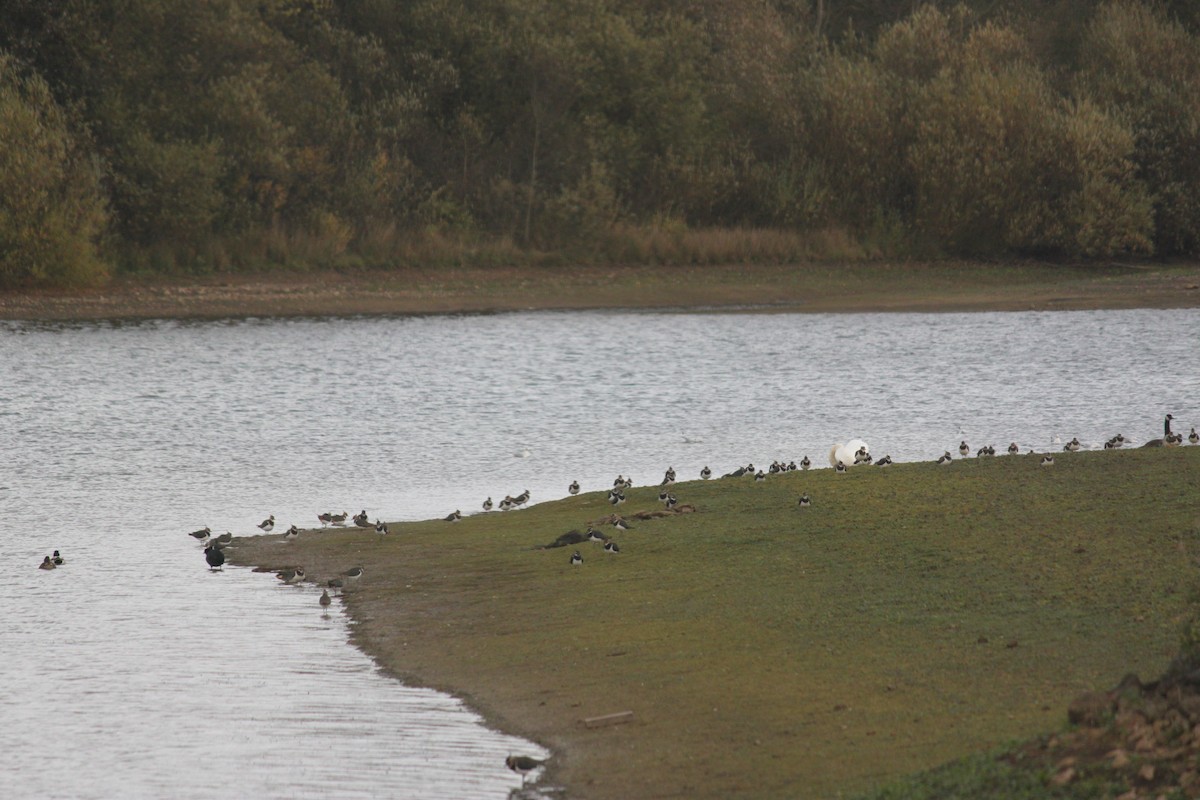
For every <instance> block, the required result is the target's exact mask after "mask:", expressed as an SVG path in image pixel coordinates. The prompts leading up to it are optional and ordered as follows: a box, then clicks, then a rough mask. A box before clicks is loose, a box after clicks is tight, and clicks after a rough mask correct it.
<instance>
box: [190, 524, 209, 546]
mask: <svg viewBox="0 0 1200 800" xmlns="http://www.w3.org/2000/svg"><path fill="white" fill-rule="evenodd" d="M188 536H190V537H192V538H193V539H195V540H196V541H197V542H199V543H200V544H205V543H207V542H208V537H210V536H212V528H210V527H208V526H207V525H206V526H204V527H203V528H201V529H200V530H198V531H192V532H191V533H189V534H188Z"/></svg>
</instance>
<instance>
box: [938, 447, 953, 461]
mask: <svg viewBox="0 0 1200 800" xmlns="http://www.w3.org/2000/svg"><path fill="white" fill-rule="evenodd" d="M953 460H954V459H953V458H951V457H950V451H949V450H947V451H946V452H945V453H944V454H943V455H942V457H941V458H939V459H938V460H937V463H939V464H949V463H950V462H951V461H953Z"/></svg>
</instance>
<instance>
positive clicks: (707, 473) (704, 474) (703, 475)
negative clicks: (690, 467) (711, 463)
mask: <svg viewBox="0 0 1200 800" xmlns="http://www.w3.org/2000/svg"><path fill="white" fill-rule="evenodd" d="M711 477H712V470H711V469H709V468H708V465H707V464H705V465H704V469H702V470H700V480H704V481H706V480H708V479H709V478H711Z"/></svg>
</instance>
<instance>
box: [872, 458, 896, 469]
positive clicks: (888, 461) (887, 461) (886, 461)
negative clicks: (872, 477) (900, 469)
mask: <svg viewBox="0 0 1200 800" xmlns="http://www.w3.org/2000/svg"><path fill="white" fill-rule="evenodd" d="M891 465H892V457H891V456H884V457H883V458H881V459H879V460H878V461H876V462H875V466H877V467H890V466H891Z"/></svg>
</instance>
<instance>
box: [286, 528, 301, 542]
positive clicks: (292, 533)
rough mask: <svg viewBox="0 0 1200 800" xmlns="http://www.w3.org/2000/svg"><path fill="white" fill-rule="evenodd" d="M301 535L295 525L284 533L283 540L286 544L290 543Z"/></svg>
mask: <svg viewBox="0 0 1200 800" xmlns="http://www.w3.org/2000/svg"><path fill="white" fill-rule="evenodd" d="M299 535H300V529H299V528H297V527H296V526H295V525H293V526H292V527H290V528H288V529H287V530H286V531H284V532H283V540H284V541H285V542H290V541H292V540H294V539H295V538H296V537H297V536H299Z"/></svg>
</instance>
